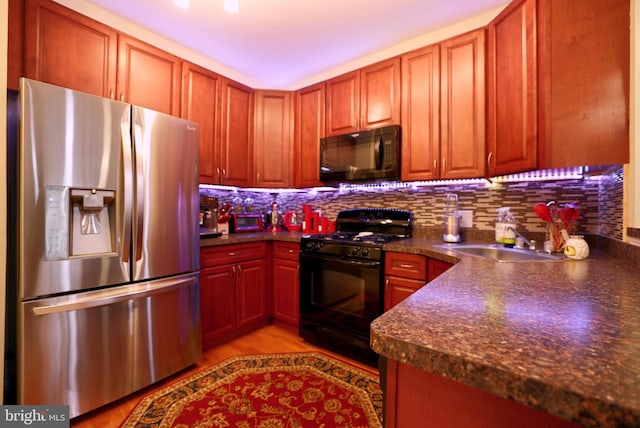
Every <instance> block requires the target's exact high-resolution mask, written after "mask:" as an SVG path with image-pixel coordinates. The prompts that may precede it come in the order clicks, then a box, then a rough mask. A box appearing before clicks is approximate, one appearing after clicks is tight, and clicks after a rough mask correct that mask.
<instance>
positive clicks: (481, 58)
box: [440, 29, 486, 178]
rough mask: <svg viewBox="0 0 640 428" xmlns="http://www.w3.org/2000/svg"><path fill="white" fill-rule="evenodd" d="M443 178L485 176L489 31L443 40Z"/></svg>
mask: <svg viewBox="0 0 640 428" xmlns="http://www.w3.org/2000/svg"><path fill="white" fill-rule="evenodd" d="M440 49H441V51H440V55H441V59H440V70H441V73H440V84H441V90H440V103H441V104H440V126H441V127H440V156H441V159H442V160H441V164H442V165H441V169H440V177H441V178H470V177H482V176H484V175H485V171H486V168H485V165H486V162H485V159H486V158H485V151H486V137H485V107H486V106H485V30H484V29H480V30H476V31H471V32H469V33H466V34H462V35H460V36H457V37H453V38H450V39H447V40H445V41H443V42H442V43H440Z"/></svg>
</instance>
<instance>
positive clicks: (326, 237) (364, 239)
mask: <svg viewBox="0 0 640 428" xmlns="http://www.w3.org/2000/svg"><path fill="white" fill-rule="evenodd" d="M404 238H406V237H405V236H399V235H393V234H389V233H373V232H367V231H365V232H335V233H330V234H314V235H306V236H304V238H303V239H307V240H313V241H332V242H336V243H340V242H342V243H365V244H384V243H386V242H392V241H397V240H399V239H404Z"/></svg>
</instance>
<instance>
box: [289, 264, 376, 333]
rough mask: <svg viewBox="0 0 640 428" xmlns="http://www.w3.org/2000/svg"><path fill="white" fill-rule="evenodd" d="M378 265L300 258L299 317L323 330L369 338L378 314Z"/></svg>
mask: <svg viewBox="0 0 640 428" xmlns="http://www.w3.org/2000/svg"><path fill="white" fill-rule="evenodd" d="M382 310H383V299H382V264H381V262H380V261H360V260H344V259H341V258H332V257H328V256H318V255H310V254H305V253H302V254H300V316H301V317H302V318H303V319H304V320H308V321H313V322H315V323H317V324H320V325H323V326H325V327H334V328H337V329H340V330H344V331H348V332H350V333H352V334H354V333H355V334H357V335H359V336H363V337H366V338H368V337H369V328H370V324H371V322H372V321H373V320H374V319H375V318H377V317H378V316H380V315H381V314H382Z"/></svg>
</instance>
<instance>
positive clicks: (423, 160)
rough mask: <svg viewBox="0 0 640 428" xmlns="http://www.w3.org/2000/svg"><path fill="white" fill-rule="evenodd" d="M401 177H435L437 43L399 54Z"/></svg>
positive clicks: (438, 149) (438, 76) (438, 88)
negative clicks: (400, 60) (400, 56)
mask: <svg viewBox="0 0 640 428" xmlns="http://www.w3.org/2000/svg"><path fill="white" fill-rule="evenodd" d="M400 154H401V156H402V166H401V168H400V174H401V176H402V180H403V181H415V180H431V179H434V178H438V160H439V159H440V46H439V45H432V46H427V47H425V48H422V49H418V50H415V51H412V52H409V53H407V54H405V55H403V56H402V150H401V151H400Z"/></svg>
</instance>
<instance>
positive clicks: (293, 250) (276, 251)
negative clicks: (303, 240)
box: [273, 241, 300, 261]
mask: <svg viewBox="0 0 640 428" xmlns="http://www.w3.org/2000/svg"><path fill="white" fill-rule="evenodd" d="M299 254H300V244H298V243H296V242H279V241H274V242H273V257H274V258H278V259H286V260H295V261H298V255H299Z"/></svg>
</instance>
